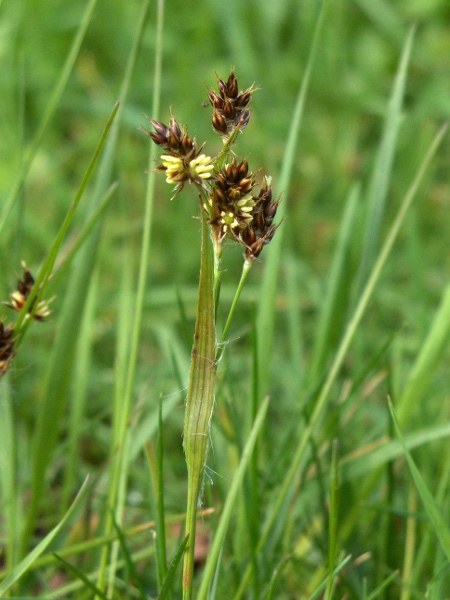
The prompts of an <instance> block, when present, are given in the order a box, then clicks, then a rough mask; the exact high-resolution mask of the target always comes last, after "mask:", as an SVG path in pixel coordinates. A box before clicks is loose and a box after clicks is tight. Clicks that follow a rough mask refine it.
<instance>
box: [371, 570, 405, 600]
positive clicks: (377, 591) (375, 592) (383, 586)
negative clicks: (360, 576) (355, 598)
mask: <svg viewBox="0 0 450 600" xmlns="http://www.w3.org/2000/svg"><path fill="white" fill-rule="evenodd" d="M396 577H398V572H397V571H394V573H391V574H390V575H389V576H388V577H386V579H385V580H384V581H382V582H381V583H380V585H378V586H377V587H376V588H375V589H374V590H373V592H372V593H370V594H369V595H368V596H364V600H375V598H379V597H380V595H381V592H383V591H384V590H385V589H386V588H387V586H388V585H389V584H390V583H392V581H394V579H396ZM383 597H384V596H383Z"/></svg>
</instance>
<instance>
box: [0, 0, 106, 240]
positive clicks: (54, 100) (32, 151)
mask: <svg viewBox="0 0 450 600" xmlns="http://www.w3.org/2000/svg"><path fill="white" fill-rule="evenodd" d="M96 4H97V0H90V2H89V3H88V4H87V6H86V10H85V12H84V14H83V18H82V20H81V23H80V26H79V28H78V31H77V33H76V35H75V38H74V40H73V43H72V46H71V48H70V51H69V54H68V55H67V59H66V62H65V63H64V66H63V69H62V71H61V75H60V77H59V79H58V81H57V82H56V85H55V87H54V90H53V92H52V95H51V97H50V100H49V101H48V104H47V108H46V110H45V112H44V114H43V116H42V119H41V121H40V123H39V126H38V129H37V132H36V135H35V136H34V139H33V141H32V142H31V145H30V148H29V150H28V151H27V152H26V154H25V158H24V160H23V162H22V164H21V169H20V172H19V175H18V176H17V179H16V182H15V184H14V187H13V189H12V190H11V193H10V195H9V196H8V199H7V200H6V202H5V204H4V208H3V211H2V214H1V217H0V233H1V231H2V230H3V227H4V225H5V222H6V219H7V218H8V215H9V213H10V211H11V209H12V207H13V205H14V202H15V201H16V200H17V197H18V196H19V194H20V190H21V189H22V185H23V182H24V180H25V178H26V176H27V174H28V172H29V170H30V167H31V165H32V163H33V159H34V157H35V156H36V153H37V151H38V148H39V146H40V144H41V142H42V138H43V137H44V133H45V131H46V129H47V126H48V124H49V123H50V121H51V119H52V117H53V114H54V112H55V110H56V108H57V106H58V104H59V101H60V100H61V96H62V94H63V92H64V88H65V87H66V84H67V81H68V80H69V77H70V74H71V72H72V69H73V67H74V65H75V61H76V60H77V57H78V53H79V51H80V48H81V44H82V43H83V39H84V36H85V34H86V31H87V28H88V26H89V23H90V21H91V17H92V14H93V12H94V8H95V5H96Z"/></svg>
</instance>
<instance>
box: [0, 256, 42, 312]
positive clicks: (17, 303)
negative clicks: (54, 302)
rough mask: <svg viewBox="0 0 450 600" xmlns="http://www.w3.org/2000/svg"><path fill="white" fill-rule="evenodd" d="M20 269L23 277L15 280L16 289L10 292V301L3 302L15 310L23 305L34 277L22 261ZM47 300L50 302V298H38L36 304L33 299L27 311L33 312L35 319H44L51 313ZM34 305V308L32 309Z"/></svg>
mask: <svg viewBox="0 0 450 600" xmlns="http://www.w3.org/2000/svg"><path fill="white" fill-rule="evenodd" d="M22 269H23V278H22V279H18V280H17V290H15V291H14V292H12V293H11V294H10V298H11V302H3V304H4V305H5V306H8V307H9V308H12V309H13V310H16V311H17V312H20V311H21V310H22V308H23V307H24V306H25V303H26V301H27V299H28V296H29V295H30V292H31V290H32V288H33V285H34V278H33V276H32V275H31V273H30V271H29V270H28V268H27V266H26V264H25V263H24V262H22ZM49 302H51V300H49V301H47V300H40V301H39V302H38V303H37V304H36V300H34V301H33V302H32V303H31V306H30V308H29V311H28V313H29V314H30V313H33V319H36V321H45V319H46V318H47V317H48V316H49V315H51V310H50V309H49V306H48V305H49ZM35 306H36V308H35V309H34V307H35ZM29 314H28V315H27V317H28V316H29Z"/></svg>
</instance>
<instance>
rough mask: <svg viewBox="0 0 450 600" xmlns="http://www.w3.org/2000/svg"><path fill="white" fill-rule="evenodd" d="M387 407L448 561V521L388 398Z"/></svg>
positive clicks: (449, 551) (449, 533)
mask: <svg viewBox="0 0 450 600" xmlns="http://www.w3.org/2000/svg"><path fill="white" fill-rule="evenodd" d="M389 409H390V411H391V415H392V420H393V421H394V425H395V429H396V431H397V435H398V438H399V440H400V442H401V444H402V447H403V451H404V453H405V456H406V460H407V462H408V466H409V470H410V471H411V475H412V477H413V479H414V483H415V484H416V487H417V491H418V492H419V496H420V498H421V500H422V503H423V505H424V508H425V511H426V513H427V515H428V518H429V519H430V523H431V525H432V526H433V529H434V532H435V534H436V537H437V538H438V540H439V542H440V544H441V548H442V550H443V552H444V554H445V555H446V557H447V560H448V561H449V563H450V528H449V526H448V522H447V521H446V520H445V519H444V517H443V516H442V512H441V510H440V508H439V506H438V505H437V504H436V501H435V499H434V498H433V495H432V494H431V492H430V490H429V489H428V487H427V485H426V483H425V481H424V480H423V477H422V475H421V474H420V472H419V470H418V468H417V467H416V465H415V463H414V460H413V458H412V456H411V454H410V452H409V450H408V448H407V447H406V444H405V441H404V439H403V434H402V432H401V430H400V425H399V422H398V419H397V416H396V414H395V411H394V407H393V405H392V402H391V401H390V400H389Z"/></svg>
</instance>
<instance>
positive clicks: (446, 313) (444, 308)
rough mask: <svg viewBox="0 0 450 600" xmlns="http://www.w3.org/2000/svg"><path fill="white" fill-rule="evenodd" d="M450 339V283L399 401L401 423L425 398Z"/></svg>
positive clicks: (398, 414)
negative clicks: (424, 395)
mask: <svg viewBox="0 0 450 600" xmlns="http://www.w3.org/2000/svg"><path fill="white" fill-rule="evenodd" d="M449 338H450V283H448V284H447V287H446V289H445V291H444V294H443V297H442V301H441V305H440V306H439V309H438V311H437V313H436V315H435V317H434V319H433V322H432V324H431V327H430V330H429V332H428V335H427V337H426V339H425V341H424V342H423V343H422V344H421V345H420V353H419V356H418V357H417V359H416V361H415V363H414V366H413V368H412V369H411V371H410V374H409V377H408V380H407V382H406V386H405V389H404V391H403V394H402V395H401V397H400V400H399V407H398V409H397V416H398V419H399V421H400V423H404V421H405V419H406V418H407V417H408V416H410V415H412V413H413V411H414V408H415V407H416V406H417V403H418V402H419V401H420V400H421V399H422V398H423V394H424V393H425V391H426V389H427V386H428V384H429V382H430V380H431V378H432V376H433V374H434V372H435V371H436V368H437V366H438V364H439V360H440V359H441V357H442V355H443V353H444V351H445V349H446V348H447V346H448V343H449Z"/></svg>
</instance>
